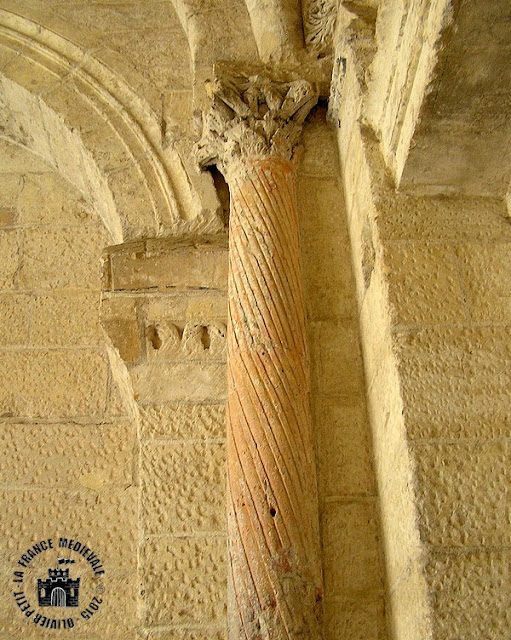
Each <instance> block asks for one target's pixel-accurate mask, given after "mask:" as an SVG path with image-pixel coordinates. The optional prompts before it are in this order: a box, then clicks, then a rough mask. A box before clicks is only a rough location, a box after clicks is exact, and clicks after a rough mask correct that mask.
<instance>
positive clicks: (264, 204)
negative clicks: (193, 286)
mask: <svg viewBox="0 0 511 640" xmlns="http://www.w3.org/2000/svg"><path fill="white" fill-rule="evenodd" d="M210 90H211V93H212V97H213V99H214V103H213V108H212V110H211V112H210V113H209V115H208V117H207V120H206V130H205V135H204V137H203V140H202V143H201V145H200V147H199V152H200V159H201V162H202V164H203V165H205V164H213V163H214V164H217V165H218V166H219V168H220V169H221V171H222V172H223V173H224V175H225V177H226V179H227V182H228V184H229V189H230V194H231V206H230V223H229V230H230V237H229V296H228V297H229V320H228V321H229V326H228V343H227V344H228V424H227V438H228V453H227V456H228V485H229V486H228V500H229V506H228V510H229V511H228V527H229V552H230V564H229V594H228V621H229V638H230V639H231V640H240V639H242V638H245V639H247V640H248V639H250V640H263V639H265V640H266V639H268V640H270V639H271V640H281V639H284V638H286V639H291V638H292V639H298V638H301V639H303V640H314V639H318V638H319V637H320V620H319V618H320V616H319V610H320V608H321V600H322V576H321V565H320V554H319V530H318V505H317V489H316V474H315V458H314V447H313V437H312V430H311V415H310V407H309V377H308V354H307V342H306V326H305V310H304V303H303V295H302V284H301V273H300V261H299V242H298V220H297V203H296V191H295V168H294V164H293V162H292V161H291V156H292V152H293V147H294V144H295V143H296V142H297V140H298V137H299V135H300V132H301V125H302V123H303V121H304V119H305V117H306V116H307V114H308V112H309V110H310V108H311V107H312V106H313V104H314V103H315V101H316V94H315V92H314V90H313V88H312V86H311V85H310V84H309V83H307V82H302V81H297V82H292V83H272V82H270V81H268V80H267V79H264V78H260V77H254V78H250V79H248V80H237V81H234V80H229V81H223V82H216V83H215V84H212V85H211V86H210Z"/></svg>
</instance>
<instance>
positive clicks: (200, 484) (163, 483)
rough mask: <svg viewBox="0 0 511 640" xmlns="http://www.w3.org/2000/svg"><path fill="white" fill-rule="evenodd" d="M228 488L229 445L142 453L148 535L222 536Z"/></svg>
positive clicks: (155, 447) (148, 448)
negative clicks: (209, 534)
mask: <svg viewBox="0 0 511 640" xmlns="http://www.w3.org/2000/svg"><path fill="white" fill-rule="evenodd" d="M225 484H226V462H225V445H223V444H209V443H208V444H206V443H199V444H184V443H183V444H180V443H172V444H170V443H160V442H158V443H156V442H155V443H152V444H146V445H145V446H144V447H143V450H142V487H143V488H142V518H143V521H144V528H145V530H146V532H147V533H148V534H159V535H161V534H164V533H174V534H183V533H198V532H201V533H219V532H222V533H223V532H224V531H225V526H226V524H225V517H226V513H225Z"/></svg>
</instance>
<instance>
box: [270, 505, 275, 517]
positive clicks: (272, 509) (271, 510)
mask: <svg viewBox="0 0 511 640" xmlns="http://www.w3.org/2000/svg"><path fill="white" fill-rule="evenodd" d="M276 515H277V511H276V510H275V509H274V508H273V507H270V516H271V517H272V518H274V517H275V516H276Z"/></svg>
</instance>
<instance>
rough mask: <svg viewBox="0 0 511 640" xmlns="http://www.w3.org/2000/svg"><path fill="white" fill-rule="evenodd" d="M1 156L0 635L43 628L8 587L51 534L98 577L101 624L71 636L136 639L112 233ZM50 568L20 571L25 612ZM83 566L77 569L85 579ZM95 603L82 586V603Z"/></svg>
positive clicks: (26, 162)
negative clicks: (108, 311)
mask: <svg viewBox="0 0 511 640" xmlns="http://www.w3.org/2000/svg"><path fill="white" fill-rule="evenodd" d="M1 155H2V164H1V174H0V219H1V229H0V238H1V240H0V242H1V246H2V250H1V252H0V253H1V277H0V280H1V285H2V291H1V294H0V307H1V314H0V323H1V331H0V339H1V347H0V415H1V418H0V421H1V427H0V456H1V458H0V483H1V490H2V518H1V531H2V539H3V540H4V544H3V545H2V550H1V557H0V567H1V569H0V570H1V580H2V585H3V593H4V594H5V596H4V598H3V602H2V607H1V613H0V616H1V617H0V637H1V638H2V639H6V640H7V639H8V638H14V637H20V636H21V635H22V636H23V637H24V638H39V637H41V634H44V633H47V632H45V631H44V630H43V629H41V628H40V625H39V626H38V625H36V624H34V623H33V620H34V619H35V616H36V614H35V613H34V614H33V615H32V616H31V618H26V617H25V615H26V614H25V615H24V613H23V612H22V610H21V605H20V606H19V607H18V606H17V605H16V601H15V599H14V596H13V589H16V588H17V585H15V584H13V582H12V580H13V572H14V571H15V570H16V569H18V570H22V568H21V567H20V566H19V565H18V564H17V562H18V559H19V557H20V556H21V555H22V554H24V553H26V550H27V549H29V548H31V547H32V545H33V544H35V543H38V542H39V541H41V540H45V539H48V538H52V539H53V540H54V542H55V546H56V545H57V541H58V539H59V537H65V538H68V539H73V540H76V541H80V542H81V543H82V544H84V545H87V546H88V547H90V548H91V549H93V550H94V552H95V553H96V554H97V556H98V557H99V558H101V560H102V561H103V562H104V567H105V571H106V573H105V580H104V582H105V585H106V587H107V588H106V591H105V593H104V595H103V596H102V597H103V600H104V602H103V603H102V604H101V610H100V611H99V612H98V613H97V619H96V620H94V623H93V624H92V622H90V623H89V624H91V627H89V628H87V627H86V626H85V624H86V623H85V622H83V625H82V626H77V627H76V629H75V630H74V631H73V634H74V635H73V637H75V638H77V639H78V638H87V639H88V640H93V639H94V640H96V639H97V640H99V638H104V637H106V636H108V637H109V638H113V639H117V638H119V639H120V638H127V637H132V634H133V630H134V629H135V627H136V599H135V594H136V590H137V554H136V540H137V530H138V523H137V520H138V499H137V489H136V487H135V484H136V475H135V474H134V464H133V463H134V451H135V449H136V433H135V429H134V424H133V421H132V420H131V419H130V418H129V417H128V414H127V412H126V410H125V408H124V406H123V403H122V402H121V399H120V394H119V390H118V387H117V385H116V383H115V381H114V379H113V377H112V374H111V369H110V366H109V360H108V356H107V353H106V350H105V342H104V337H103V332H102V330H101V327H100V323H99V303H100V296H101V250H102V247H103V246H104V245H105V244H107V243H108V242H109V239H108V234H107V232H106V231H105V229H104V227H103V225H102V223H101V222H100V221H99V220H98V219H97V216H96V215H95V214H94V212H93V211H91V209H90V208H89V207H88V206H87V205H86V204H85V202H84V201H83V199H82V198H81V197H80V196H79V194H78V193H77V192H75V191H74V190H73V188H72V187H71V186H70V185H69V184H67V183H66V182H65V181H64V180H63V179H62V177H60V176H59V175H58V174H57V173H55V172H54V171H52V170H51V169H50V168H49V167H48V166H47V165H45V164H44V163H43V162H42V161H41V160H39V159H38V158H37V157H36V156H34V155H32V154H31V153H29V152H27V151H25V150H23V149H22V148H20V147H18V146H14V145H11V144H9V143H7V142H5V141H2V142H1ZM62 555H63V556H64V557H68V556H70V555H73V554H72V553H70V552H69V551H67V550H63V551H62ZM55 560H56V558H55V557H53V555H52V557H51V559H48V554H40V555H37V557H35V558H34V559H33V560H32V562H31V563H30V564H29V565H28V567H27V568H26V570H25V569H23V571H24V576H23V584H22V586H23V591H24V593H25V596H26V598H27V600H28V601H29V602H30V604H31V605H32V607H33V606H34V605H36V604H37V592H36V585H37V582H36V580H37V579H38V578H41V579H42V578H45V577H47V571H48V569H50V568H52V566H53V565H52V563H54V562H55ZM80 562H81V563H80ZM80 562H78V564H77V565H73V566H72V569H71V572H73V570H74V569H76V570H78V569H79V570H80V571H81V573H82V575H83V576H84V578H90V576H89V575H87V571H90V569H88V567H87V565H86V563H85V561H84V560H83V558H82V560H81V561H80ZM71 575H73V573H71ZM20 588H21V587H20ZM94 595H95V590H94V582H93V581H91V580H90V579H89V581H88V584H87V585H85V584H84V587H83V589H82V594H81V601H80V602H81V605H82V608H85V605H86V604H87V602H86V600H87V599H88V598H90V599H92V598H93V596H94ZM29 610H30V609H28V610H27V611H29ZM80 610H81V609H80ZM40 611H41V612H42V613H44V611H45V610H44V609H43V610H40ZM54 611H55V609H53V610H52V612H54ZM66 611H67V612H69V609H66ZM77 613H78V612H77ZM53 615H55V614H54V613H53ZM120 620H122V624H119V621H120ZM130 634H131V635H130Z"/></svg>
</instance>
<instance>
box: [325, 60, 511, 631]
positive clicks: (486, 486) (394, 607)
mask: <svg viewBox="0 0 511 640" xmlns="http://www.w3.org/2000/svg"><path fill="white" fill-rule="evenodd" d="M345 53H347V58H346V68H347V73H346V76H345V77H344V80H343V86H342V92H343V106H342V108H341V109H340V111H339V112H338V113H337V114H336V115H337V123H338V141H339V149H340V156H341V164H342V172H343V179H344V186H345V196H346V202H347V210H348V220H349V232H350V238H351V246H352V252H353V253H352V255H353V264H354V273H355V281H356V289H357V297H358V306H359V318H360V327H361V332H362V345H363V353H364V366H365V374H366V380H367V392H368V400H369V413H370V419H371V426H372V431H373V441H374V454H375V463H376V475H377V482H378V486H379V490H380V495H381V501H380V503H381V515H382V527H383V540H384V548H385V560H386V571H387V576H388V602H389V606H390V624H391V629H392V634H393V637H395V638H396V640H400V639H403V640H404V639H406V640H411V639H415V638H416V639H417V640H419V639H421V640H424V639H425V638H430V637H431V638H435V639H440V638H441V639H443V638H446V639H447V638H452V639H454V638H458V637H460V635H461V636H463V637H464V638H474V640H475V638H480V637H482V636H484V637H491V638H495V639H497V638H502V637H504V636H505V633H506V631H505V629H506V628H507V626H508V621H507V616H508V614H507V608H508V607H507V603H508V597H509V591H508V588H507V586H506V580H507V578H506V576H507V568H506V565H507V560H506V557H507V553H508V551H507V544H508V542H507V541H508V538H509V534H510V530H509V521H508V519H507V517H506V516H505V515H504V514H505V513H507V509H508V508H509V503H508V500H507V497H506V496H507V489H506V487H507V483H508V477H509V474H508V470H507V469H508V467H509V452H508V436H509V433H508V430H509V417H508V415H507V409H506V407H507V405H508V396H509V392H508V388H509V366H508V365H509V294H510V292H509V288H508V286H507V285H506V284H505V283H506V282H508V280H509V276H508V273H507V272H508V270H509V267H508V265H507V264H506V263H505V260H504V257H503V256H504V254H505V253H506V252H507V251H508V250H509V238H510V227H509V217H508V214H507V210H506V205H505V202H504V201H503V200H500V199H495V198H489V197H484V196H472V197H468V196H466V195H462V194H455V193H453V190H452V185H449V187H448V189H446V191H447V194H437V195H432V196H424V195H422V196H421V195H414V194H413V193H411V192H408V193H403V192H399V191H398V190H396V188H395V186H394V179H393V175H392V173H393V165H392V162H391V163H390V165H391V167H390V170H389V167H388V166H387V164H386V162H385V153H386V151H385V143H384V141H383V138H382V140H379V139H378V138H377V137H376V136H375V134H374V131H373V130H372V129H370V128H369V127H367V126H366V125H364V124H362V123H363V121H364V108H365V103H364V98H365V95H364V87H363V85H362V84H361V83H360V82H359V77H357V74H356V72H355V71H356V69H357V63H356V62H357V61H356V60H354V59H353V57H350V55H353V51H351V52H349V51H345ZM382 150H383V151H382ZM394 160H395V158H394ZM437 191H438V190H437Z"/></svg>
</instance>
